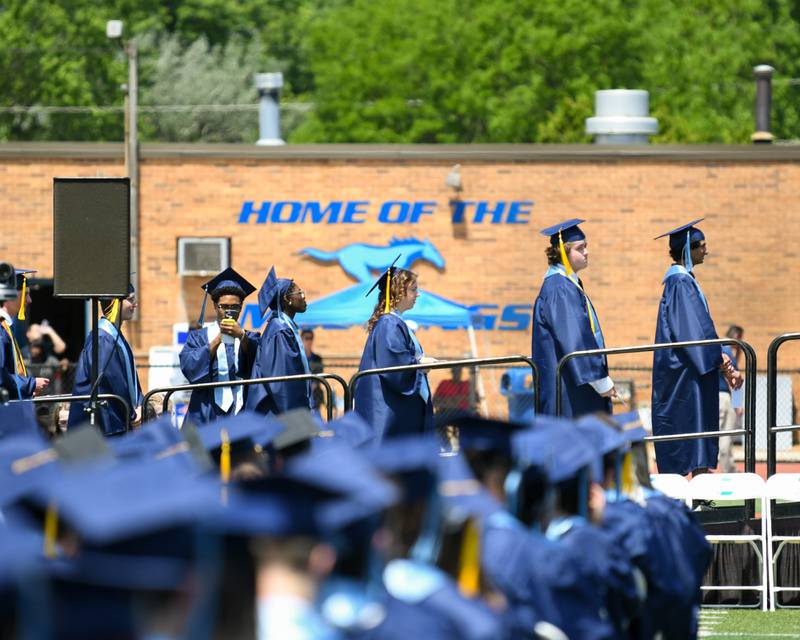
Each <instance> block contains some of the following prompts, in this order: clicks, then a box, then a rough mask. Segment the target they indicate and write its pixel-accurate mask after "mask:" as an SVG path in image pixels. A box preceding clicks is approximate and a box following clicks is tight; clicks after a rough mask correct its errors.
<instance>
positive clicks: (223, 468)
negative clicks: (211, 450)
mask: <svg viewBox="0 0 800 640" xmlns="http://www.w3.org/2000/svg"><path fill="white" fill-rule="evenodd" d="M219 435H220V438H221V439H222V446H221V447H220V453H219V477H220V480H222V482H224V483H225V484H227V483H228V481H229V480H230V479H231V440H230V438H229V437H228V430H227V429H222V430H221V431H220V433H219Z"/></svg>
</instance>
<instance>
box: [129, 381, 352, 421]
mask: <svg viewBox="0 0 800 640" xmlns="http://www.w3.org/2000/svg"><path fill="white" fill-rule="evenodd" d="M328 378H331V379H334V380H338V381H339V382H340V384H342V386H344V387H346V384H345V381H344V380H343V379H342V378H340V377H339V376H337V375H335V374H331V373H319V374H315V373H303V374H300V375H296V376H277V377H272V378H252V379H250V380H225V381H222V382H198V383H195V384H179V385H173V386H171V387H159V388H157V389H150V391H148V392H147V393H146V394H145V396H144V399H143V400H142V406H147V403H148V401H149V400H150V398H151V397H153V396H154V395H156V394H157V393H163V394H164V402H163V410H164V411H168V410H169V399H170V396H171V395H172V394H173V393H177V392H178V391H194V390H195V389H217V388H219V387H249V386H251V385H254V384H268V383H273V382H299V381H301V380H316V381H317V382H319V383H320V384H321V385H322V386H323V387H325V391H326V395H325V399H326V400H325V409H326V416H327V419H328V420H333V393H332V391H331V385H330V383H329V382H328V380H327V379H328Z"/></svg>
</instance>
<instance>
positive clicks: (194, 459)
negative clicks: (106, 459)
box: [107, 415, 211, 471]
mask: <svg viewBox="0 0 800 640" xmlns="http://www.w3.org/2000/svg"><path fill="white" fill-rule="evenodd" d="M190 432H192V429H191V428H189V427H188V426H185V427H184V429H183V430H182V431H179V430H178V429H176V428H175V426H174V425H173V424H172V419H171V417H170V416H167V415H162V416H161V417H160V418H158V420H153V421H151V422H147V423H145V424H144V425H142V427H141V428H139V429H134V430H133V431H128V432H127V433H125V434H124V435H122V436H119V437H116V438H109V439H108V440H107V442H108V445H109V446H110V448H111V450H112V451H113V452H114V454H115V455H116V456H117V457H118V458H122V459H144V458H166V457H170V456H173V455H179V456H180V455H182V454H188V456H186V457H187V458H188V459H189V464H190V465H191V466H192V467H194V468H198V467H199V469H200V470H201V471H205V470H208V469H210V468H211V467H210V464H209V460H208V456H207V455H205V449H203V455H201V456H198V455H197V450H196V449H195V448H193V447H192V444H191V443H190V442H189V440H188V438H187V437H185V436H187V435H188V433H190Z"/></svg>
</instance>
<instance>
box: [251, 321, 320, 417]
mask: <svg viewBox="0 0 800 640" xmlns="http://www.w3.org/2000/svg"><path fill="white" fill-rule="evenodd" d="M309 372H310V371H309V368H308V362H307V360H306V357H305V352H304V351H303V347H302V345H301V344H300V340H299V334H298V333H297V330H296V327H295V326H293V323H292V321H291V319H289V318H288V317H284V316H281V315H278V314H277V313H273V314H272V315H271V316H270V318H269V320H268V322H267V326H266V328H265V329H264V332H263V334H262V335H261V338H260V339H259V341H258V348H257V349H256V354H255V360H254V362H253V368H252V374H251V376H250V377H251V378H272V377H279V376H297V375H302V374H304V373H309ZM245 408H246V409H247V410H248V411H255V412H256V413H262V414H265V415H276V414H279V413H285V412H287V411H291V410H292V409H310V408H313V403H312V398H311V382H310V381H308V380H298V381H293V382H273V383H271V384H266V385H262V384H258V385H251V386H250V388H249V389H248V392H247V400H246V402H245Z"/></svg>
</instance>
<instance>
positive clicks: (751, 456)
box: [556, 338, 756, 473]
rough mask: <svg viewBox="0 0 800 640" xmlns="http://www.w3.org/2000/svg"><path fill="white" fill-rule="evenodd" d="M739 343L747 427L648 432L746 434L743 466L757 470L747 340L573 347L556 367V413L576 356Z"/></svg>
mask: <svg viewBox="0 0 800 640" xmlns="http://www.w3.org/2000/svg"><path fill="white" fill-rule="evenodd" d="M717 344H718V345H720V346H722V345H737V346H739V347H740V348H741V349H742V351H743V352H744V359H745V370H744V371H745V378H744V384H745V386H744V398H745V413H744V428H743V429H732V430H730V431H727V430H726V431H707V432H703V433H676V434H671V435H665V436H648V437H647V438H646V440H648V441H651V442H667V441H670V440H693V439H698V438H719V437H720V436H723V437H726V436H738V435H743V436H744V469H745V471H747V472H750V473H755V470H756V352H755V351H754V350H753V347H751V346H750V345H749V344H748V343H746V342H744V341H742V340H735V339H733V338H719V339H717V340H692V341H689V342H664V343H659V344H646V345H638V346H634V347H616V348H611V349H589V350H587V351H573V352H572V353H568V354H567V355H565V356H564V357H563V358H561V360H560V361H559V363H558V367H557V369H556V415H561V395H562V391H561V378H562V370H563V368H564V366H565V365H566V364H567V362H569V361H570V360H572V359H573V358H580V357H584V356H601V355H603V356H611V355H620V354H623V353H643V352H647V351H660V350H662V349H681V348H687V347H705V346H709V345H717Z"/></svg>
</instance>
